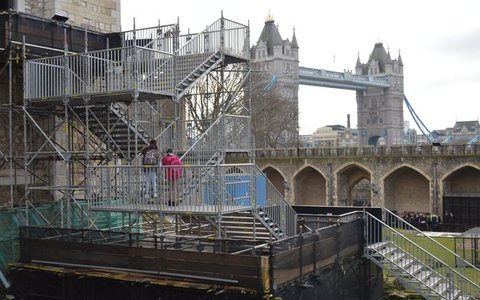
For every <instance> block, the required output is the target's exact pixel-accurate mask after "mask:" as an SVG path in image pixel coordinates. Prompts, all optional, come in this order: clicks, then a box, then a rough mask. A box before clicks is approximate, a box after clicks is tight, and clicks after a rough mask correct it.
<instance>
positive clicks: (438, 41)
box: [121, 0, 480, 134]
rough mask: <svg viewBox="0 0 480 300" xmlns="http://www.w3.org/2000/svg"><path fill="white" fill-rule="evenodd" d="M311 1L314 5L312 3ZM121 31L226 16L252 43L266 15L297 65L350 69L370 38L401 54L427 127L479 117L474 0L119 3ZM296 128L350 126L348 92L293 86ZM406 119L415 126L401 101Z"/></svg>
mask: <svg viewBox="0 0 480 300" xmlns="http://www.w3.org/2000/svg"><path fill="white" fill-rule="evenodd" d="M314 4H315V5H314ZM121 5H122V8H121V9H122V30H128V29H131V28H132V27H133V18H134V17H135V20H136V26H137V28H141V27H149V26H155V25H157V24H158V22H159V20H160V23H161V24H172V23H176V22H177V17H178V18H179V20H180V29H181V31H182V32H183V33H186V32H187V30H188V29H190V32H200V31H201V30H203V29H204V28H205V26H206V25H209V24H211V23H213V22H214V21H216V20H217V19H218V18H219V17H220V14H221V11H222V10H223V15H224V17H225V18H228V19H231V20H234V21H237V22H240V23H243V24H250V32H251V38H250V43H251V44H254V43H256V42H257V40H258V37H259V35H260V33H261V31H262V28H263V25H264V23H265V19H266V17H267V15H269V13H270V14H271V15H272V16H273V18H274V20H275V22H276V23H277V24H278V26H279V27H278V28H279V31H280V34H281V36H282V38H283V39H287V38H288V39H290V40H291V38H292V33H293V28H295V34H296V36H297V41H298V44H299V47H300V49H299V55H300V66H302V67H310V68H318V69H327V70H332V71H343V70H346V69H350V70H354V69H355V63H356V61H357V55H358V54H360V60H361V62H362V63H365V62H366V61H367V60H368V56H369V54H370V52H371V51H372V50H373V47H374V45H375V43H376V42H378V41H381V42H383V45H384V46H385V48H386V49H387V50H388V49H389V50H390V54H391V56H392V58H397V57H398V53H399V51H400V53H401V56H402V60H403V63H404V76H405V95H406V96H407V98H408V100H409V101H410V103H411V104H412V106H413V108H414V109H415V111H416V112H417V114H418V115H419V116H420V118H421V119H422V121H423V122H424V123H425V125H426V126H427V127H428V128H429V129H430V130H434V129H444V128H446V127H452V126H453V125H454V123H455V121H470V120H478V119H479V117H480V13H479V12H480V2H478V1H477V0H471V1H470V0H469V1H465V0H459V1H444V0H421V1H420V0H416V1H413V0H404V1H389V0H364V1H362V0H331V1H306V0H303V1H302V0H297V1H284V0H241V1H231V0H219V1H216V0H203V1H199V0H182V1H160V0H122V3H121ZM299 106H300V133H301V134H309V133H312V132H313V131H314V130H315V129H316V128H318V127H322V126H325V125H332V124H342V125H346V120H347V117H346V116H347V114H350V115H351V117H352V126H355V127H356V120H357V116H356V110H357V108H356V101H355V92H353V91H345V90H338V89H328V88H320V87H306V86H300V90H299ZM404 116H405V120H409V121H410V124H411V127H414V124H413V121H411V120H412V118H411V117H410V115H409V113H408V110H407V109H406V107H405V106H404Z"/></svg>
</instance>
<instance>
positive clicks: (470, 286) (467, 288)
mask: <svg viewBox="0 0 480 300" xmlns="http://www.w3.org/2000/svg"><path fill="white" fill-rule="evenodd" d="M364 233H365V243H366V247H365V254H366V256H367V257H369V258H370V259H372V260H374V261H375V262H376V263H377V264H379V265H381V266H382V267H383V268H385V269H386V270H387V271H389V272H390V273H391V274H393V275H395V276H396V277H397V278H400V277H401V276H399V275H398V273H397V272H396V271H395V270H394V269H400V270H402V271H403V272H404V273H406V274H409V276H412V277H415V278H417V279H416V282H417V284H420V285H421V287H418V286H416V285H415V284H412V281H408V280H407V279H406V278H403V282H404V283H406V284H408V285H409V286H410V287H411V288H413V289H415V290H416V291H417V292H420V293H422V294H423V295H425V292H424V289H425V288H428V289H429V291H430V293H433V294H436V293H437V292H436V291H435V289H433V288H432V287H431V286H429V285H428V284H427V283H426V282H422V280H421V279H419V278H418V277H416V276H414V275H413V274H410V273H409V271H407V270H405V269H404V267H403V265H402V264H401V263H399V262H397V261H395V260H393V259H392V260H389V261H388V262H384V261H382V260H381V258H378V257H376V256H375V254H372V253H370V251H371V250H370V248H371V246H375V245H379V244H380V243H384V242H387V243H392V246H393V247H395V248H398V249H399V250H400V251H402V252H403V253H405V256H404V257H405V259H407V258H408V259H412V260H413V261H415V263H416V264H418V265H419V266H421V268H422V270H424V271H428V272H430V273H432V274H434V276H435V277H438V278H440V279H441V280H442V281H443V283H442V284H446V285H448V287H447V289H448V290H450V292H451V293H453V292H454V291H455V290H459V291H460V293H461V294H462V295H463V296H465V297H466V298H465V299H470V298H468V297H479V296H480V289H479V286H478V283H475V282H473V281H472V280H470V279H469V278H467V277H466V276H464V275H463V274H461V273H460V272H459V271H458V270H457V269H456V268H453V267H451V266H449V265H448V264H447V263H445V262H444V261H443V260H441V259H440V258H439V257H437V256H435V255H433V254H432V253H430V252H429V251H427V250H425V248H423V247H422V246H420V245H419V244H418V243H416V242H414V241H412V240H411V239H410V238H408V237H407V236H405V235H404V234H403V233H402V232H401V230H397V229H395V228H393V227H390V226H389V225H388V224H386V223H385V222H383V221H382V220H380V219H378V218H376V217H375V216H373V215H371V214H370V213H368V212H365V229H364ZM379 259H380V260H379ZM387 264H388V265H391V266H388V265H387ZM392 266H393V267H392ZM422 290H423V291H422ZM436 296H437V297H441V298H442V299H454V298H453V297H452V298H449V297H447V298H445V297H444V296H442V295H441V294H437V295H436Z"/></svg>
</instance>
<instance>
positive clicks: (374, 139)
mask: <svg viewBox="0 0 480 300" xmlns="http://www.w3.org/2000/svg"><path fill="white" fill-rule="evenodd" d="M379 139H380V136H379V135H374V136H371V137H370V138H369V139H368V145H370V146H377V144H378V140H379Z"/></svg>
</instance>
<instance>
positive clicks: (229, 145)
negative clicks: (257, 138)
mask: <svg viewBox="0 0 480 300" xmlns="http://www.w3.org/2000/svg"><path fill="white" fill-rule="evenodd" d="M196 122H201V121H196ZM210 122H211V121H210V120H206V121H205V123H206V124H205V126H203V124H202V126H201V127H202V128H208V129H206V131H204V132H202V131H201V129H202V128H199V126H197V125H198V124H195V123H193V122H185V123H184V124H185V125H186V126H185V127H186V128H185V129H186V132H185V134H186V144H187V145H191V146H190V147H189V148H188V149H187V150H186V151H185V153H184V154H183V155H182V161H184V162H185V163H186V164H198V165H206V164H217V163H221V162H222V160H223V158H224V157H225V152H249V151H252V150H253V149H252V141H251V139H250V132H251V131H250V118H249V117H247V116H235V115H221V116H220V117H219V118H218V119H217V120H215V121H214V122H213V123H211V125H210V126H207V125H208V124H210Z"/></svg>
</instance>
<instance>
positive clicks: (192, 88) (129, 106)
mask: <svg viewBox="0 0 480 300" xmlns="http://www.w3.org/2000/svg"><path fill="white" fill-rule="evenodd" d="M98 35H101V34H98ZM71 37H72V34H71V32H69V28H67V27H66V26H63V53H59V52H56V53H55V54H60V55H56V56H44V55H39V56H40V57H38V58H32V59H27V60H25V61H24V63H23V99H24V101H23V105H22V106H21V107H20V108H19V110H20V111H21V114H22V116H23V125H24V126H23V127H24V135H23V136H24V140H23V147H24V149H25V151H24V153H25V154H24V157H23V165H24V169H23V173H24V176H25V178H26V179H25V191H24V193H25V195H24V201H23V202H24V203H25V207H26V208H27V209H26V210H25V218H24V219H25V222H26V223H27V224H33V222H32V220H33V218H34V216H35V218H36V219H37V220H38V219H40V220H42V221H44V223H45V224H44V225H48V226H53V227H66V228H93V229H109V230H112V229H119V230H123V231H132V232H152V233H153V234H154V235H156V236H161V238H162V239H163V238H173V239H176V238H178V237H179V236H197V237H202V238H205V237H215V238H243V239H253V240H272V239H282V238H285V237H287V236H291V235H294V234H295V233H296V219H295V218H296V214H295V212H294V211H293V209H292V208H291V207H290V206H289V205H288V203H287V202H286V201H285V199H284V198H283V197H282V196H281V194H280V193H279V192H278V191H277V190H276V189H275V188H274V187H273V185H272V184H271V183H270V182H269V181H268V179H267V178H266V176H265V175H264V174H263V173H262V172H261V171H260V170H259V169H258V168H257V167H256V166H255V164H254V161H253V148H254V147H253V143H252V137H251V128H250V126H251V125H250V116H249V115H250V111H249V109H250V103H249V100H248V98H249V96H248V95H249V94H250V93H249V92H245V91H246V90H247V89H249V78H250V77H249V75H250V71H249V70H250V64H249V58H250V50H249V28H248V26H245V25H242V24H240V23H237V22H234V21H231V20H228V19H226V18H224V17H223V16H222V17H221V18H220V19H218V20H217V21H215V22H214V23H213V24H212V25H210V26H207V28H206V29H205V30H204V31H202V32H200V33H198V34H191V33H188V34H184V35H182V34H181V33H180V28H179V25H178V24H169V25H161V26H160V25H159V26H156V27H151V28H145V29H136V28H135V26H134V29H133V30H131V31H127V32H121V33H112V34H106V35H104V36H103V38H104V39H103V40H104V46H103V48H102V47H101V46H99V45H97V44H98V43H97V44H96V46H99V47H95V49H90V48H89V45H90V41H91V39H92V37H91V32H88V31H87V30H83V50H82V51H78V49H73V48H72V47H71V45H70V44H71V43H72V41H73V38H71ZM57 38H58V37H57ZM94 40H95V41H98V40H99V39H98V38H95V39H94ZM76 42H77V43H78V41H76ZM30 44H31V43H29V41H28V40H23V41H22V52H21V53H22V56H23V57H29V58H30V57H31V56H29V53H28V48H29V47H28V46H27V45H30ZM77 48H78V47H77ZM74 50H76V51H74ZM227 74H234V76H233V77H234V78H235V84H233V85H228V84H227V83H226V82H227V80H226V77H227ZM199 87H201V88H199ZM198 97H203V99H207V100H206V102H203V100H199V99H198ZM212 99H214V100H212ZM217 100H219V101H220V103H221V104H220V105H219V104H218V102H216V101H217ZM187 102H188V103H189V104H188V105H187ZM205 107H207V111H208V113H207V114H206V115H205V114H198V112H199V111H200V110H202V109H205ZM199 115H202V116H203V118H199ZM152 139H154V140H156V141H157V143H158V144H159V145H160V148H161V150H162V151H165V150H166V149H167V148H173V149H175V150H176V152H177V153H178V154H179V156H181V159H182V162H183V167H182V169H181V170H182V171H181V172H182V176H181V177H180V179H179V180H178V183H177V184H176V185H175V186H173V185H172V184H171V183H169V182H168V181H167V180H166V178H165V176H164V174H165V172H166V171H167V169H168V168H169V167H167V166H160V165H159V166H157V167H156V174H157V175H158V178H157V182H156V184H157V185H158V191H159V193H158V195H157V196H156V197H155V198H147V197H146V194H145V186H144V182H145V174H144V168H143V167H142V165H141V159H140V150H141V149H142V147H144V146H145V144H148V142H149V141H150V140H152ZM0 150H1V149H0ZM229 152H236V153H246V154H248V156H249V157H250V162H249V163H246V164H242V165H227V164H225V156H226V153H229ZM173 189H175V190H176V191H175V195H178V196H176V197H178V199H177V203H175V205H173V204H172V200H171V195H172V190H173ZM50 201H53V202H55V203H58V206H57V208H58V211H57V213H55V214H49V215H46V214H44V213H42V211H41V210H39V209H37V207H39V206H40V205H41V204H42V203H44V202H50ZM240 223H242V224H244V225H242V226H239V224H240ZM245 224H247V225H245Z"/></svg>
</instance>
